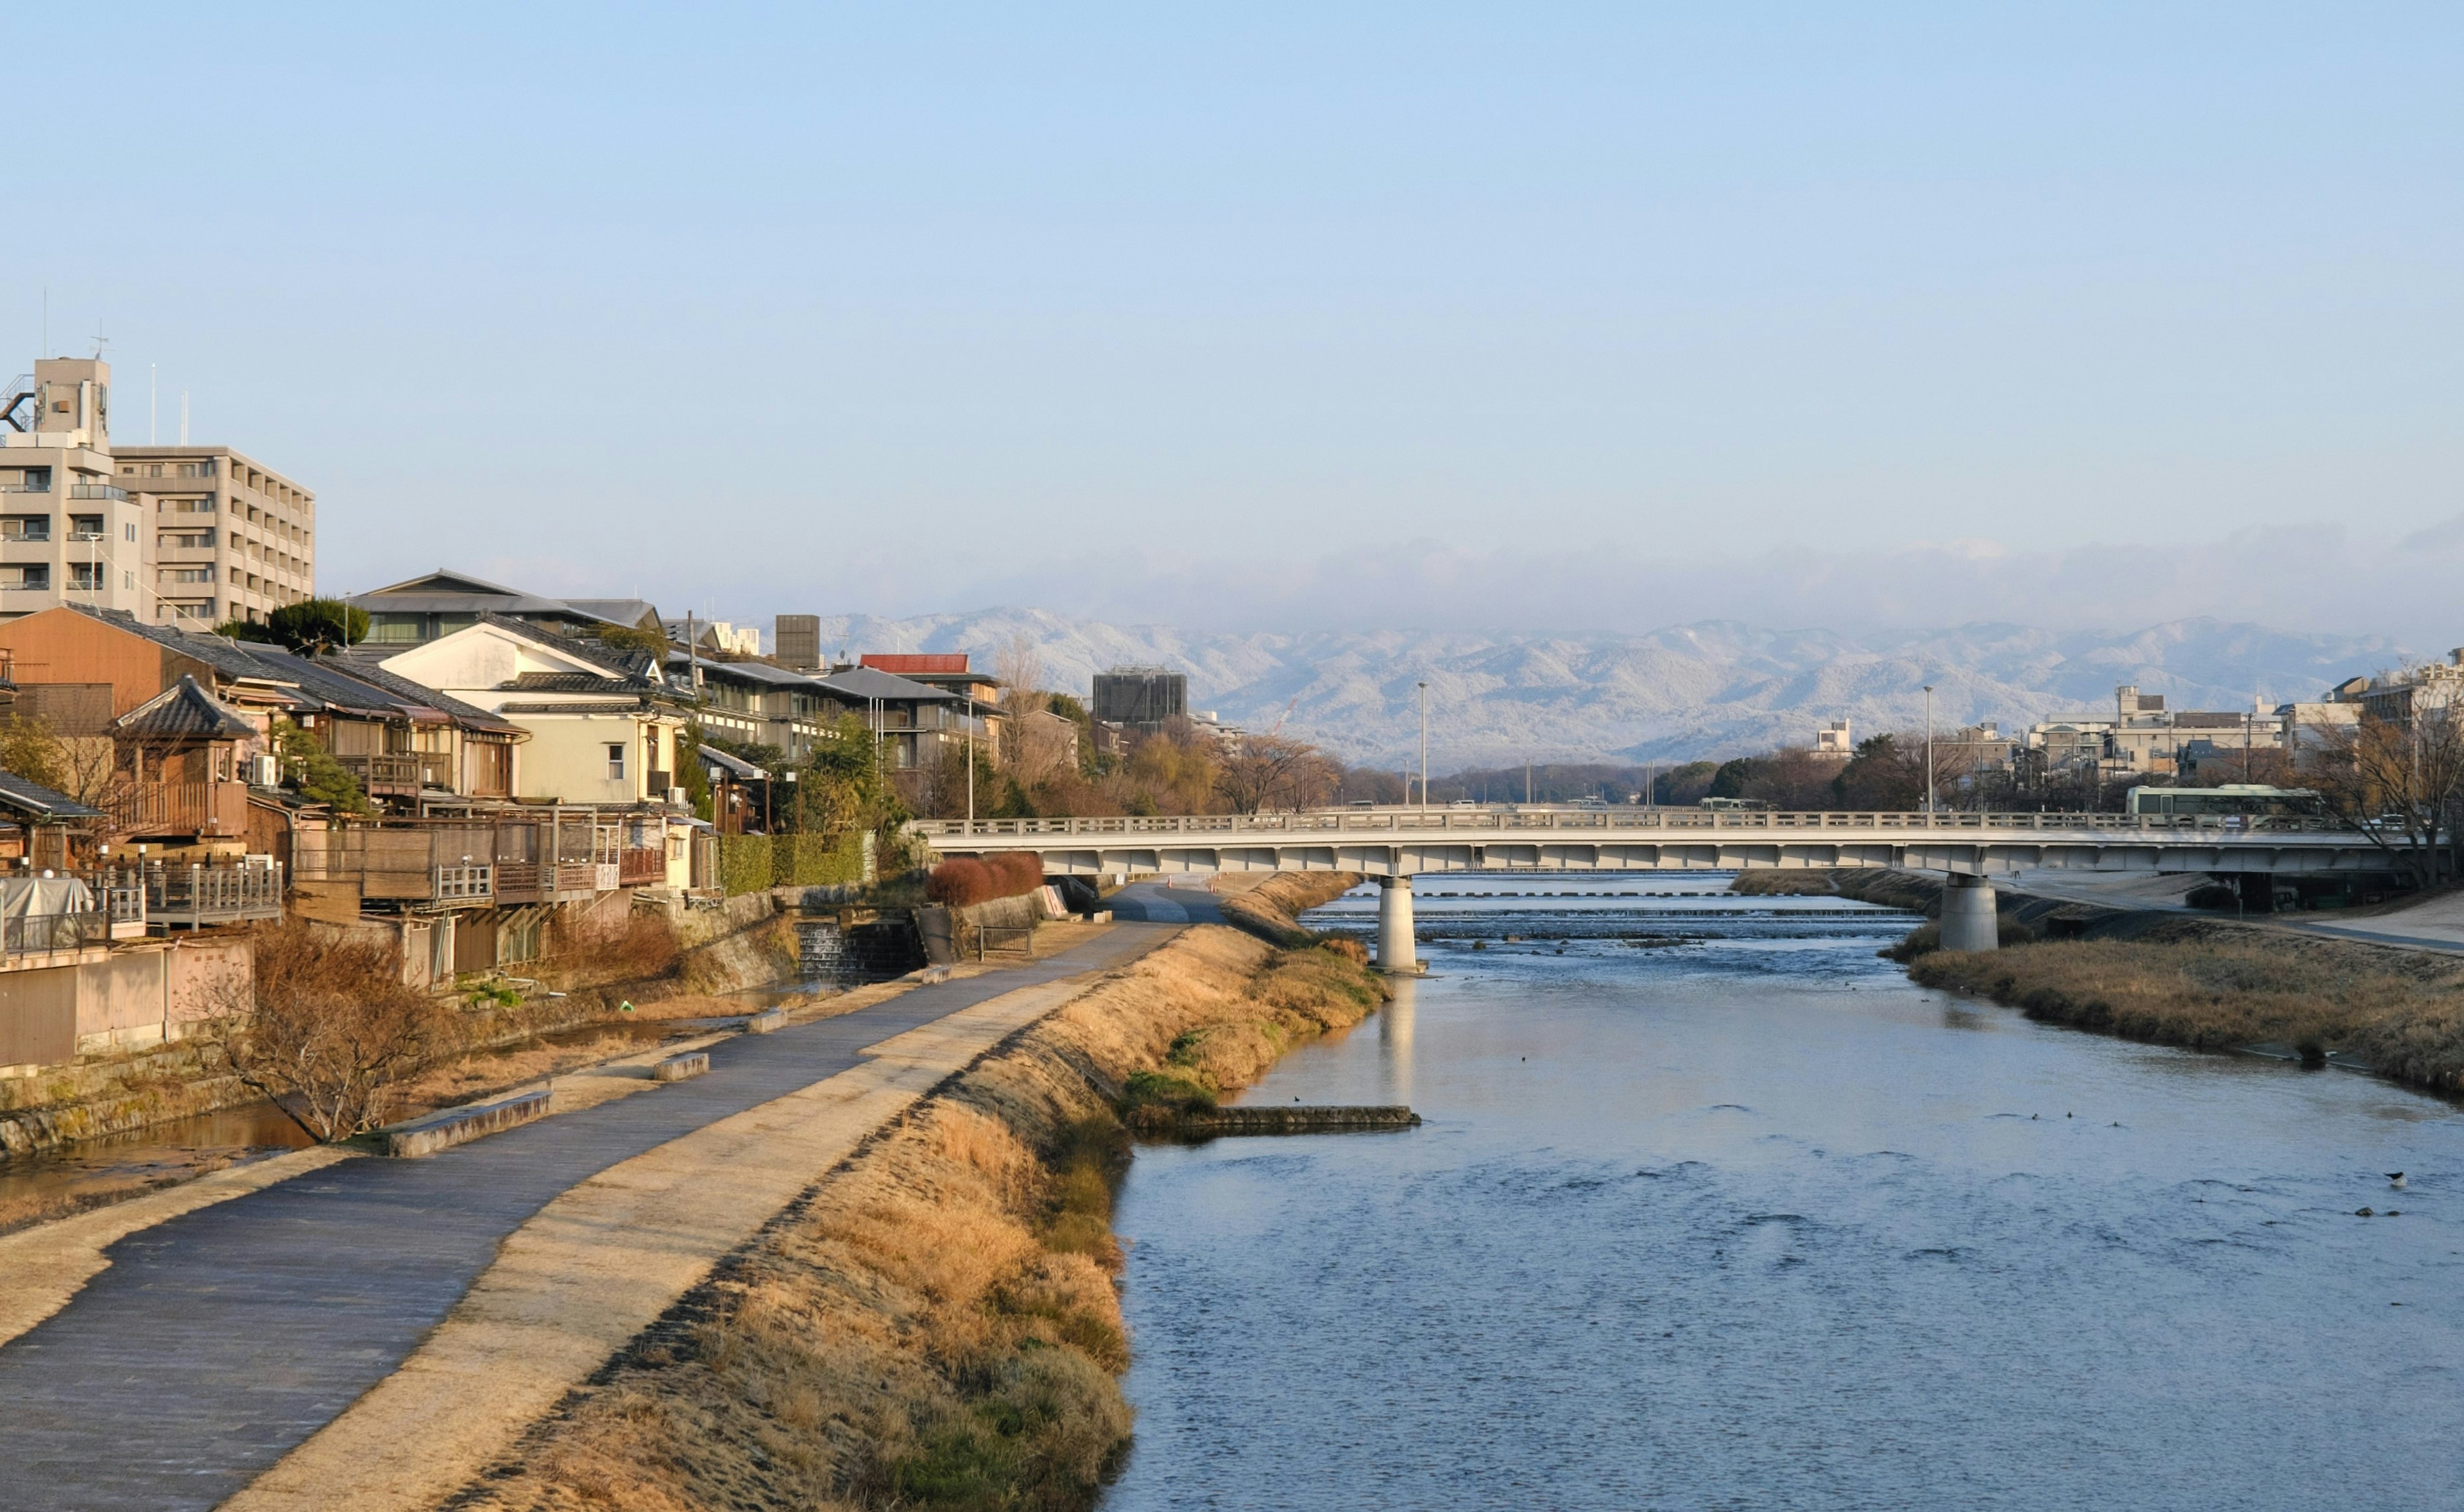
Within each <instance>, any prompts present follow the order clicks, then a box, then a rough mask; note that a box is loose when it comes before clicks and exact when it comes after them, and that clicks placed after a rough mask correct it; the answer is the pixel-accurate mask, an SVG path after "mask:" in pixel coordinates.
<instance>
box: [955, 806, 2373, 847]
mask: <svg viewBox="0 0 2464 1512" xmlns="http://www.w3.org/2000/svg"><path fill="white" fill-rule="evenodd" d="M909 827H910V829H911V830H913V832H914V833H915V834H917V835H920V836H923V837H924V838H926V839H928V840H940V839H982V840H997V839H1022V840H1023V839H1035V838H1038V837H1045V836H1049V837H1054V838H1059V837H1064V836H1071V835H1089V836H1097V835H1153V836H1168V835H1178V836H1209V835H1212V836H1240V835H1257V836H1259V837H1261V838H1267V837H1273V838H1280V839H1290V838H1292V837H1295V836H1301V837H1314V836H1321V835H1322V836H1326V837H1328V838H1330V839H1331V838H1335V837H1339V836H1344V835H1358V836H1361V837H1363V838H1369V837H1375V836H1389V835H1397V834H1411V835H1425V834H1429V833H1432V832H1444V831H1448V830H1460V831H1466V832H1478V833H1482V834H1496V833H1498V832H1500V831H1534V832H1539V833H1546V834H1568V835H1575V834H1588V835H1599V834H1603V833H1614V834H1621V835H1624V834H1631V835H1655V834H1691V833H1695V832H1699V831H1704V830H1713V831H1722V832H1735V831H1745V832H1751V833H1766V834H1767V833H1772V832H1780V833H1788V832H1801V831H1807V830H1820V831H1823V832H1825V833H1826V834H1836V833H1837V832H1839V831H1843V830H1844V831H1855V830H1859V829H1869V830H1892V831H1898V832H1901V833H1905V832H1907V831H1910V830H1920V831H1925V832H1927V833H1936V832H1939V833H1943V834H1946V835H1950V834H1957V833H1960V832H1963V831H1965V832H1969V833H1973V832H1976V831H1980V830H1987V831H1993V832H1997V833H1999V832H2009V831H2015V830H2039V831H2058V832H2060V833H2063V834H2071V835H2076V834H2080V833H2083V832H2084V833H2094V834H2099V835H2113V836H2116V837H2122V836H2128V835H2146V836H2149V837H2151V838H2166V837H2170V838H2181V837H2186V836H2190V835H2226V834H2275V835H2289V834H2341V835H2349V834H2352V833H2354V829H2353V826H2352V825H2351V824H2350V823H2348V822H2345V821H2343V820H2340V819H2327V818H2322V817H2318V816H2310V815H2281V816H2243V815H2234V814H2221V815H2220V814H2199V815H2189V814H2169V815H2156V814H2145V815H2140V814H1994V813H1976V812H1961V813H1938V814H1925V813H1922V812H1920V813H1914V814H1894V813H1864V812H1840V813H1822V812H1815V813H1774V812H1754V811H1750V810H1704V809H1681V808H1661V809H1650V808H1633V809H1563V810H1553V811H1549V810H1543V811H1523V812H1516V811H1513V810H1503V811H1501V810H1497V809H1441V808H1433V809H1429V810H1427V811H1425V812H1420V811H1403V810H1377V811H1373V812H1370V813H1356V812H1346V811H1343V810H1319V811H1312V812H1308V813H1299V814H1180V815H1153V816H1145V817H1140V816H1135V815H1131V816H1112V817H1107V818H1098V819H979V820H975V821H972V822H971V821H968V820H963V819H919V820H915V821H913V822H911V824H910V825H909Z"/></svg>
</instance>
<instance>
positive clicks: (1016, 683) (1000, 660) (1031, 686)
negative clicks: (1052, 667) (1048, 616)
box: [993, 630, 1044, 719]
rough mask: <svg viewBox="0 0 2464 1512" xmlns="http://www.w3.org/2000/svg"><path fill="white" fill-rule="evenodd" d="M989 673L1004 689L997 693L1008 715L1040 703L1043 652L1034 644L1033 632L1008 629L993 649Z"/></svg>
mask: <svg viewBox="0 0 2464 1512" xmlns="http://www.w3.org/2000/svg"><path fill="white" fill-rule="evenodd" d="M993 675H994V676H995V677H998V678H1000V679H1001V687H1002V688H1003V689H1004V690H1005V691H1004V692H1003V693H1002V694H1001V708H1002V709H1003V710H1004V711H1005V712H1008V714H1009V715H1010V717H1011V718H1013V719H1015V718H1017V717H1019V716H1020V715H1022V714H1024V713H1027V712H1030V711H1032V710H1037V709H1041V708H1043V707H1044V653H1043V652H1042V651H1041V650H1040V649H1038V648H1037V646H1036V643H1035V637H1034V636H1032V635H1029V634H1027V633H1026V632H1025V631H1024V630H1012V631H1011V632H1010V637H1009V639H1008V640H1007V641H1006V642H1004V643H1003V644H1002V646H1001V649H1000V650H998V651H996V652H994V653H993Z"/></svg>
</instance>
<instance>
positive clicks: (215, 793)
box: [101, 781, 248, 839]
mask: <svg viewBox="0 0 2464 1512" xmlns="http://www.w3.org/2000/svg"><path fill="white" fill-rule="evenodd" d="M101 806H102V808H103V809H104V810H105V812H107V813H109V814H110V815H111V823H112V828H113V830H114V831H115V832H117V833H119V834H122V835H160V836H165V837H170V836H182V837H194V838H197V839H204V838H206V837H208V836H215V835H220V836H229V837H232V838H237V837H239V836H242V835H245V834H246V833H247V832H248V784H247V783H245V782H217V781H204V782H151V781H148V782H141V783H139V784H138V785H137V786H135V787H134V788H131V789H129V790H128V791H126V792H123V793H121V794H120V795H118V796H117V797H114V798H112V799H110V800H106V801H105V802H104V803H103V804H102V805H101Z"/></svg>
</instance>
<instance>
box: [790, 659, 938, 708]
mask: <svg viewBox="0 0 2464 1512" xmlns="http://www.w3.org/2000/svg"><path fill="white" fill-rule="evenodd" d="M813 681H815V682H817V683H819V684H821V685H822V687H823V688H824V689H825V690H828V691H830V692H833V693H836V694H837V695H838V696H839V697H841V698H845V699H851V700H853V701H854V702H856V703H859V704H860V703H865V702H867V701H869V700H871V699H875V698H880V699H886V700H888V701H890V702H891V703H944V704H950V703H958V702H961V700H960V698H959V697H958V695H957V693H953V692H945V691H943V690H940V689H938V688H927V687H926V686H925V685H923V684H922V683H916V682H910V681H908V680H907V679H906V678H904V677H893V676H891V674H890V673H888V672H883V671H875V670H874V669H873V668H869V667H854V668H848V669H847V670H846V671H844V672H833V673H831V674H830V675H829V676H827V677H817V678H815V679H813Z"/></svg>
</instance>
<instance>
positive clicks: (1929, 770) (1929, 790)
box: [1925, 683, 1933, 822]
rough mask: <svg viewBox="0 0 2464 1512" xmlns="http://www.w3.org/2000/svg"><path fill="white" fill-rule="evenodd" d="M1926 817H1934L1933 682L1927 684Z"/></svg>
mask: <svg viewBox="0 0 2464 1512" xmlns="http://www.w3.org/2000/svg"><path fill="white" fill-rule="evenodd" d="M1925 819H1926V820H1927V822H1931V820H1932V819H1933V684H1931V683H1927V684H1925Z"/></svg>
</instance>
